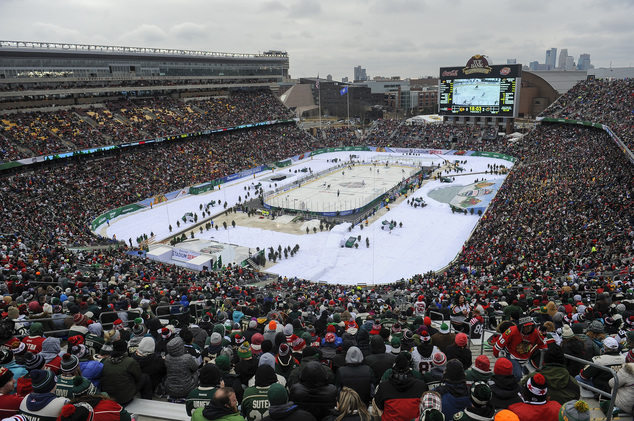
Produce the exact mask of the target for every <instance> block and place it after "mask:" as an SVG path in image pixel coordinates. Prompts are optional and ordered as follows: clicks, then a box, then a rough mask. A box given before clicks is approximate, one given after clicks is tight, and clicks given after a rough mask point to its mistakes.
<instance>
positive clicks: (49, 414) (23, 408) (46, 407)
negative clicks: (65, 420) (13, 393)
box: [19, 393, 68, 421]
mask: <svg viewBox="0 0 634 421" xmlns="http://www.w3.org/2000/svg"><path fill="white" fill-rule="evenodd" d="M67 402H68V399H66V398H59V397H57V396H56V395H55V393H29V394H28V395H26V396H25V397H24V399H23V400H22V403H21V404H20V411H19V413H20V414H22V415H25V416H26V417H27V418H28V419H29V421H55V420H56V419H57V417H58V416H59V415H60V413H61V412H62V407H63V406H64V405H66V403H67Z"/></svg>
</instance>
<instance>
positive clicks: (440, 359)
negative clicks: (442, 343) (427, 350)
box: [432, 351, 447, 367]
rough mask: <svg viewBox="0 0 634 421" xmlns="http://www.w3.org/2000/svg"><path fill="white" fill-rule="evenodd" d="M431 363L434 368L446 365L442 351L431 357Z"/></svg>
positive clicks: (445, 358) (445, 357)
mask: <svg viewBox="0 0 634 421" xmlns="http://www.w3.org/2000/svg"><path fill="white" fill-rule="evenodd" d="M432 363H433V364H434V365H435V366H436V367H441V366H443V365H445V364H447V356H446V355H445V354H444V353H443V352H442V351H438V352H436V353H435V354H434V356H433V357H432Z"/></svg>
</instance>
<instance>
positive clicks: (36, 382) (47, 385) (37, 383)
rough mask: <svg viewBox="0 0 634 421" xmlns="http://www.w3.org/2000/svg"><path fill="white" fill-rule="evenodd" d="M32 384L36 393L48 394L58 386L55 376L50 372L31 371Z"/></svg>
mask: <svg viewBox="0 0 634 421" xmlns="http://www.w3.org/2000/svg"><path fill="white" fill-rule="evenodd" d="M31 384H33V391H34V392H35V393H46V392H50V391H51V390H53V388H54V387H55V385H56V384H57V380H56V379H55V374H53V372H52V371H50V370H33V371H31Z"/></svg>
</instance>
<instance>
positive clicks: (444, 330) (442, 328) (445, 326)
mask: <svg viewBox="0 0 634 421" xmlns="http://www.w3.org/2000/svg"><path fill="white" fill-rule="evenodd" d="M438 331H439V332H440V333H449V325H448V324H447V323H445V322H442V324H441V325H440V329H438Z"/></svg>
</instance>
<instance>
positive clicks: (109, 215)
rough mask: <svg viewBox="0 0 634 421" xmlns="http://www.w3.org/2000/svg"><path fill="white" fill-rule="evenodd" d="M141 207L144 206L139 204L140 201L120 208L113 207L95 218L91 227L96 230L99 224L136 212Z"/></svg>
mask: <svg viewBox="0 0 634 421" xmlns="http://www.w3.org/2000/svg"><path fill="white" fill-rule="evenodd" d="M140 209H143V206H141V205H139V204H138V203H132V204H131V205H125V206H122V207H120V208H117V209H113V210H111V211H108V212H106V213H104V214H103V215H101V216H98V217H97V218H95V220H94V221H92V224H91V228H92V230H93V231H95V230H96V229H97V228H98V227H99V226H101V225H102V224H104V223H105V222H107V221H109V220H111V219H114V218H116V217H118V216H121V215H125V214H128V213H132V212H136V211H138V210H140Z"/></svg>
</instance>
